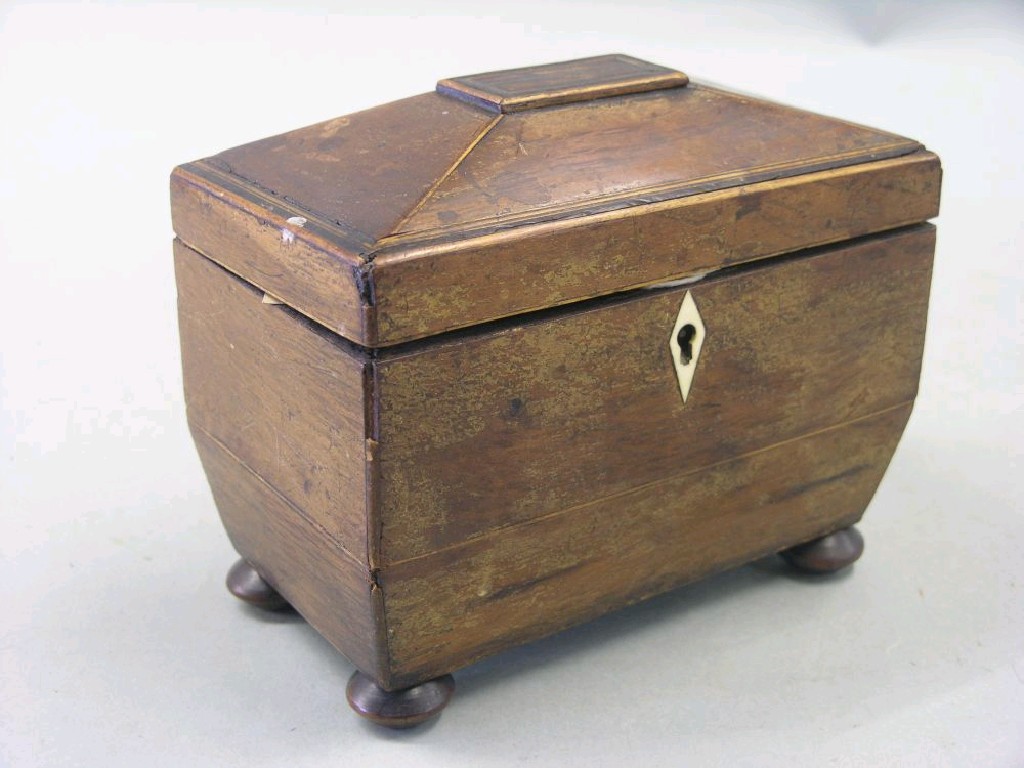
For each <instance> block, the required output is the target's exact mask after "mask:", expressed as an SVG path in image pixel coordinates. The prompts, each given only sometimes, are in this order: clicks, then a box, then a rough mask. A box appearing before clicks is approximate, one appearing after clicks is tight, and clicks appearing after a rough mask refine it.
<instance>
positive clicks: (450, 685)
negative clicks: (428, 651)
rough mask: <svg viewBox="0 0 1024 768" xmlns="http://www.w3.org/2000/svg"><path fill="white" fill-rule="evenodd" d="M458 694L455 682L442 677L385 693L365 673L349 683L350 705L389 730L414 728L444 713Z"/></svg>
mask: <svg viewBox="0 0 1024 768" xmlns="http://www.w3.org/2000/svg"><path fill="white" fill-rule="evenodd" d="M453 693H455V679H454V678H453V677H452V676H451V675H441V677H435V678H434V679H433V680H428V681H427V682H425V683H420V684H419V685H414V686H413V687H412V688H405V689H403V690H400V691H385V690H384V689H383V688H381V687H380V686H379V685H377V683H375V682H374V681H373V680H372V679H371V678H369V677H367V676H366V675H364V674H363V673H362V672H355V673H354V674H353V675H352V677H351V678H349V681H348V687H347V688H346V689H345V695H346V697H347V698H348V703H349V706H350V707H352V709H354V710H355V711H356V713H357V714H360V715H362V716H363V717H365V718H366V719H367V720H372V721H373V722H375V723H377V725H383V726H386V727H387V728H412V727H413V726H414V725H419V724H420V723H422V722H424V721H426V720H429V719H430V718H432V717H436V716H437V715H439V714H441V710H442V709H444V708H445V707H446V706H447V705H448V702H449V701H450V700H451V698H452V694H453Z"/></svg>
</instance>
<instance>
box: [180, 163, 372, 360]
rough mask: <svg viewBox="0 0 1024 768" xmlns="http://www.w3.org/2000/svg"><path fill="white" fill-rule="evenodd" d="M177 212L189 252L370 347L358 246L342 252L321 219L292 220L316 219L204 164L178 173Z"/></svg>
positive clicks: (351, 244) (350, 245)
mask: <svg viewBox="0 0 1024 768" xmlns="http://www.w3.org/2000/svg"><path fill="white" fill-rule="evenodd" d="M171 213H172V219H173V222H174V232H175V234H177V236H178V238H179V239H180V240H181V241H182V242H184V243H185V244H186V245H188V246H189V247H190V248H193V249H195V250H197V251H199V252H200V253H202V254H203V255H204V256H206V257H208V258H210V259H212V260H214V261H216V262H217V263H218V264H220V265H222V266H223V267H225V268H227V269H229V270H230V271H232V272H234V273H235V274H238V275H242V276H243V277H244V278H245V279H246V280H247V281H248V282H249V283H251V284H253V285H255V286H257V287H258V288H260V289H261V290H264V291H267V292H269V293H270V294H272V295H273V296H275V297H277V298H279V299H281V300H283V301H285V302H286V303H287V304H289V305H290V306H292V307H295V308H296V309H298V310H299V311H300V312H302V314H304V315H306V316H307V317H310V318H312V319H313V320H315V321H316V322H318V323H320V324H321V325H323V326H324V327H325V328H330V329H331V330H333V331H335V332H337V333H339V334H341V335H342V336H344V337H345V338H348V339H351V340H352V341H355V342H359V343H368V341H369V338H370V336H372V330H370V329H369V323H370V322H371V318H370V315H369V309H368V307H367V306H366V303H367V300H366V297H365V295H364V289H365V286H364V281H363V272H362V270H363V269H364V268H365V263H364V262H363V261H362V259H360V258H359V257H358V253H359V252H360V251H361V250H363V247H362V245H361V244H360V243H359V242H348V243H347V246H346V247H342V243H341V242H340V238H341V237H342V236H341V235H340V234H338V233H335V232H333V231H330V228H325V227H324V226H323V225H321V224H320V223H319V222H318V221H316V220H309V221H307V222H306V224H305V225H304V226H299V225H297V224H293V223H289V222H288V219H289V218H292V217H293V216H297V215H301V214H303V213H305V214H306V216H309V215H310V214H308V213H307V212H304V211H302V210H300V209H297V208H293V207H291V206H289V204H288V203H287V202H286V201H284V200H281V199H280V198H276V197H273V196H271V195H264V194H262V193H260V191H259V190H258V189H256V188H254V187H251V186H245V185H243V184H242V183H241V182H240V181H239V180H237V179H233V178H232V177H231V176H230V175H228V174H226V173H223V172H221V171H218V170H217V169H216V168H214V167H212V166H210V165H208V164H204V163H192V164H190V165H188V166H182V167H180V168H177V169H175V171H174V173H173V174H172V176H171ZM302 219H303V220H304V221H305V220H306V219H305V216H303V217H302ZM346 248H347V250H346ZM349 252H351V253H349Z"/></svg>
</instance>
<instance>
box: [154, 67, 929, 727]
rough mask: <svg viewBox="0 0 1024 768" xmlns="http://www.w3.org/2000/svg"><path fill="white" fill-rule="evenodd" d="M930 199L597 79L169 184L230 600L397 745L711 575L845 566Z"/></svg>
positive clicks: (506, 75) (903, 182) (902, 167)
mask: <svg viewBox="0 0 1024 768" xmlns="http://www.w3.org/2000/svg"><path fill="white" fill-rule="evenodd" d="M940 175H941V171H940V166H939V161H938V158H936V157H935V155H933V154H931V153H929V152H927V151H925V149H924V148H923V147H922V146H921V145H920V144H918V143H917V142H914V141H911V140H909V139H905V138H901V137H898V136H894V135H892V134H889V133H884V132H882V131H878V130H873V129H870V128H865V127H862V126H858V125H853V124H850V123H847V122H843V121H841V120H835V119H831V118H827V117H822V116H819V115H814V114H809V113H807V112H803V111H800V110H797V109H792V108H789V107H785V106H781V105H778V104H774V103H769V102H766V101H761V100H758V99H755V98H751V97H748V96H743V95H737V94H734V93H730V92H727V91H723V90H721V89H719V88H714V87H709V86H704V85H699V84H695V83H691V82H689V81H688V79H687V77H686V76H685V75H684V74H682V73H680V72H676V71H672V70H668V69H664V68H662V67H659V66H655V65H652V64H648V63H646V62H643V61H639V60H637V59H633V58H630V57H628V56H619V55H614V56H602V57H598V58H594V59H587V60H581V61H574V62H567V63H562V64H554V65H549V66H542V67H532V68H528V69H523V70H511V71H506V72H496V73H489V74H483V75H475V76H470V77H461V78H454V79H450V80H443V81H441V82H440V83H439V84H438V87H437V90H436V92H431V93H426V94H423V95H420V96H414V97H412V98H409V99H404V100H402V101H397V102H394V103H391V104H386V105H384V106H381V107H377V108H375V109H371V110H369V111H366V112H361V113H359V114H354V115H350V116H347V117H340V118H337V119H335V120H330V121H328V122H326V123H322V124H319V125H314V126H311V127H308V128H302V129H299V130H296V131H293V132H290V133H286V134H283V135H281V136H276V137H274V138H269V139H265V140H262V141H256V142H253V143H251V144H247V145H245V146H242V147H238V148H235V149H231V150H228V151H226V152H223V153H221V154H219V155H216V156H214V157H211V158H207V159H205V160H200V161H198V162H194V163H189V164H186V165H183V166H181V167H179V168H177V169H176V170H175V171H174V173H173V176H172V180H171V189H172V201H173V214H174V228H175V232H176V234H177V240H176V241H175V244H174V251H175V258H176V265H177V280H178V290H179V297H180V298H179V301H180V322H181V337H182V357H183V363H184V372H185V388H186V395H187V401H188V417H189V423H190V425H191V429H192V433H193V435H194V437H195V441H196V443H197V445H198V448H199V452H200V455H201V457H202V460H203V465H204V467H205V469H206V473H207V475H208V477H209V480H210V484H211V486H212V489H213V493H214V498H215V500H216V503H217V507H218V509H219V511H220V514H221V516H222V518H223V521H224V525H225V527H226V528H227V532H228V535H229V536H230V538H231V541H232V543H233V544H234V546H235V547H236V548H237V550H238V552H239V553H240V554H241V556H242V558H243V561H242V562H240V563H239V564H238V565H237V566H236V567H235V568H234V569H233V570H232V572H231V576H230V578H229V582H230V585H231V587H232V589H233V591H234V592H235V593H236V594H238V595H240V596H242V597H245V598H247V599H249V600H251V601H254V602H257V603H261V604H263V605H267V606H272V605H279V604H283V602H284V601H287V603H289V604H291V605H292V606H294V607H295V608H296V609H297V610H298V611H299V612H300V613H301V614H302V615H303V616H305V617H306V618H307V619H308V620H309V622H310V623H311V624H312V625H313V626H314V627H315V628H316V629H317V630H318V631H319V632H321V633H322V634H323V635H324V636H325V637H326V638H327V639H328V640H330V642H331V643H333V644H334V645H335V646H336V647H337V648H338V649H339V650H340V651H341V652H342V653H344V654H345V655H346V656H347V657H348V658H349V659H351V661H352V663H353V664H354V665H355V666H356V667H357V668H358V669H359V670H360V672H358V673H357V674H356V676H355V677H354V678H353V680H352V682H351V683H350V686H349V699H350V702H351V703H353V705H354V706H355V707H356V708H357V709H358V710H360V711H361V712H362V713H363V714H367V715H369V716H371V717H373V718H375V719H377V720H379V721H382V722H386V723H390V724H394V725H407V724H410V723H415V722H417V721H419V720H421V719H423V718H425V717H427V716H429V715H430V714H433V713H434V712H436V711H438V710H439V709H440V707H442V706H443V705H444V703H445V702H446V701H447V698H448V696H449V695H450V693H451V689H452V684H451V678H450V677H448V676H447V675H448V673H450V672H452V671H453V670H456V669H458V668H460V667H463V666H465V665H467V664H470V663H472V662H473V661H475V660H477V659H480V658H482V657H484V656H486V655H489V654H492V653H496V652H498V651H501V650H502V649H504V648H507V647H509V646H512V645H515V644H518V643H523V642H527V641H529V640H532V639H535V638H538V637H541V636H543V635H547V634H549V633H552V632H555V631H557V630H560V629H562V628H565V627H568V626H570V625H573V624H576V623H578V622H581V621H584V620H587V619H589V618H591V617H594V616H597V615H599V614H601V613H604V612H606V611H609V610H612V609H615V608H617V607H620V606H623V605H626V604H628V603H632V602H634V601H637V600H641V599H643V598H645V597H648V596H651V595H654V594H656V593H659V592H662V591H664V590H667V589H671V588H672V587H675V586H677V585H680V584H682V583H684V582H688V581H691V580H694V579H697V578H700V577H702V576H704V575H706V574H709V573H711V572H713V571H716V570H720V569H723V568H729V567H732V566H736V565H739V564H741V563H744V562H747V561H750V560H752V559H755V558H759V557H762V556H764V555H766V554H768V553H773V552H779V551H785V552H786V554H788V556H789V559H790V560H791V561H793V562H794V563H795V564H797V565H799V566H802V567H805V568H809V569H816V570H830V569H834V568H838V567H841V566H842V565H845V564H848V563H850V562H852V560H853V559H855V558H856V557H857V555H859V553H860V549H861V541H860V538H859V535H858V534H857V533H856V532H855V531H854V530H852V529H850V526H851V525H852V524H853V523H855V522H856V521H857V520H858V519H859V518H860V517H861V515H862V513H863V512H864V509H865V507H866V506H867V504H868V502H869V500H870V499H871V497H872V494H873V493H874V492H875V489H876V487H877V486H878V483H879V481H880V480H881V478H882V474H883V472H884V471H885V469H886V466H887V464H888V462H889V460H890V458H891V456H892V454H893V450H894V448H895V447H896V443H897V441H898V439H899V437H900V435H901V433H902V431H903V428H904V425H905V424H906V422H907V418H908V416H909V415H910V410H911V406H912V404H913V401H914V396H915V394H916V392H917V386H918V378H919V372H920V365H921V352H922V345H923V341H924V332H925V318H926V310H927V303H928V289H929V279H930V271H931V264H932V254H933V246H934V237H935V235H934V229H933V227H932V226H931V225H929V224H926V223H923V222H925V221H926V220H927V219H929V218H931V217H933V216H935V215H936V213H937V210H938V201H939V185H940Z"/></svg>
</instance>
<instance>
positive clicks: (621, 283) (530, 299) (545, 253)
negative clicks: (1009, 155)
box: [373, 152, 941, 345]
mask: <svg viewBox="0 0 1024 768" xmlns="http://www.w3.org/2000/svg"><path fill="white" fill-rule="evenodd" d="M940 182H941V168H940V166H939V161H938V158H937V157H935V155H932V154H930V153H928V152H919V153H916V154H913V155H909V156H907V157H902V158H897V159H893V160H885V161H880V162H875V163H868V164H865V165H858V166H853V167H848V168H839V169H835V170H828V171H821V172H818V173H811V174H807V175H803V176H799V177H796V178H789V179H778V180H774V181H765V182H762V183H758V184H748V185H744V186H739V187H734V188H730V189H725V190H721V191H717V192H710V193H707V194H701V195H695V196H693V197H686V198H682V199H675V200H668V201H665V202H661V203H652V204H649V205H643V206H639V207H633V208H626V209H622V210H615V211H609V212H607V213H599V212H597V213H594V215H590V216H585V217H577V218H572V219H567V220H563V221H558V222H552V223H550V224H543V225H535V226H527V227H520V228H517V229H511V230H505V231H500V232H497V233H495V234H491V235H487V236H483V237H478V238H474V239H468V240H462V241H455V242H438V243H436V244H434V245H426V246H420V247H417V248H405V247H396V248H395V249H393V250H392V251H389V250H388V249H387V248H385V249H383V250H382V251H381V252H380V253H378V255H377V256H376V258H375V260H374V262H373V280H374V295H375V302H376V303H375V312H376V315H377V320H376V323H377V333H378V336H377V342H378V343H380V344H382V345H387V344H395V343H397V342H400V341H405V340H408V339H414V338H419V337H422V336H426V335H429V334H433V333H438V332H441V331H446V330H451V329H453V328H461V327H466V326H469V325H473V324H476V323H480V322H483V321H486V320H493V319H496V318H501V317H508V316H511V315H516V314H520V313H522V312H527V311H531V310H536V309H542V308H545V307H550V306H554V305H556V304H565V303H569V302H573V301H579V300H581V299H586V298H590V297H593V296H601V295H605V294H610V293H614V292H619V291H623V290H627V289H630V288H636V287H639V286H643V285H648V284H651V283H655V282H661V281H666V280H672V279H674V278H679V277H684V276H688V275H694V274H699V273H702V272H707V271H710V270H713V269H718V268H721V267H723V266H729V265H732V264H739V263H744V262H749V261H753V260H756V259H762V258H766V257H769V256H775V255H778V254H781V253H787V252H789V251H794V250H798V249H801V248H808V247H811V246H817V245H823V244H826V243H834V242H838V241H842V240H846V239H849V238H852V237H859V236H861V235H865V234H869V233H872V232H880V231H883V230H888V229H893V228H896V227H901V226H905V225H908V224H914V223H917V222H921V221H925V220H927V219H929V218H932V217H933V216H935V215H936V214H937V213H938V206H939V187H940Z"/></svg>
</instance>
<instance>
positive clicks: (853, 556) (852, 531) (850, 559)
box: [779, 526, 864, 573]
mask: <svg viewBox="0 0 1024 768" xmlns="http://www.w3.org/2000/svg"><path fill="white" fill-rule="evenodd" d="M863 552H864V537H863V536H861V535H860V531H858V530H857V529H856V528H854V527H853V526H850V527H849V528H843V529H842V530H840V531H835V532H834V533H830V534H828V535H827V536H822V537H821V538H820V539H815V540H814V541H808V542H807V543H806V544H800V545H798V546H795V547H793V548H792V549H786V550H783V551H782V552H780V553H779V554H780V555H782V557H783V558H785V560H786V562H787V563H789V564H790V565H791V566H793V567H794V568H798V569H799V570H801V571H806V572H807V573H833V572H835V571H838V570H840V569H842V568H845V567H846V566H848V565H852V564H853V563H854V561H856V560H857V558H858V557H860V556H861V554H862V553H863Z"/></svg>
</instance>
